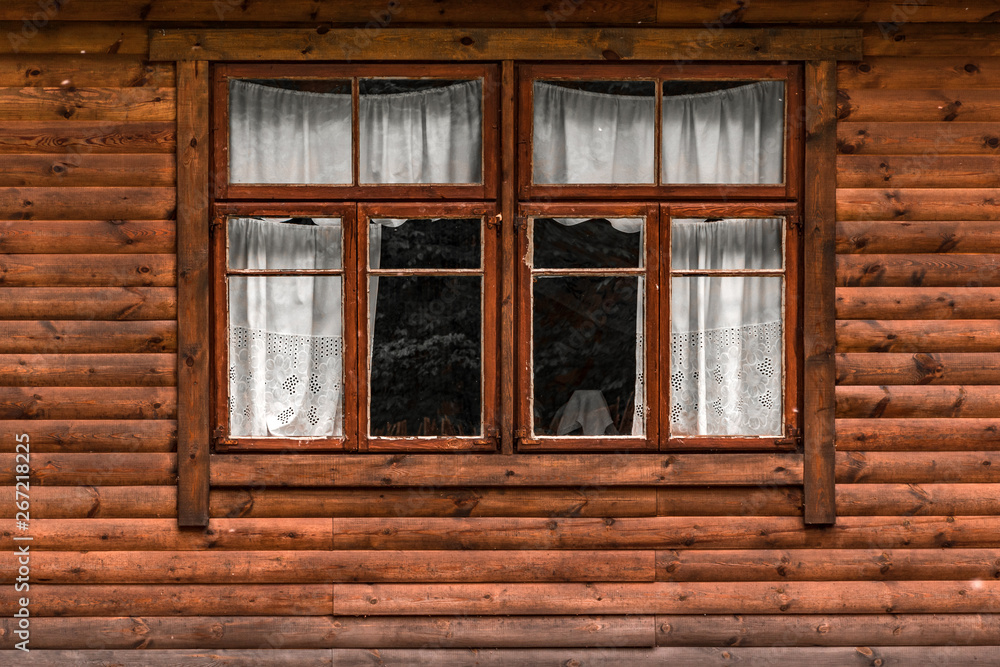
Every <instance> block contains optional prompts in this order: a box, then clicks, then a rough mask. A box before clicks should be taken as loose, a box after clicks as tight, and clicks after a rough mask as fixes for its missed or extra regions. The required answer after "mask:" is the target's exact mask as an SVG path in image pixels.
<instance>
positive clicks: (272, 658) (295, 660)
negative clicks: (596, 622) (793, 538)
mask: <svg viewBox="0 0 1000 667" xmlns="http://www.w3.org/2000/svg"><path fill="white" fill-rule="evenodd" d="M277 646H280V644H278V645H277ZM268 648H274V647H272V646H267V647H258V648H253V649H229V650H214V649H170V650H161V649H152V650H143V651H136V650H135V649H134V648H129V649H76V648H74V649H64V650H55V649H50V650H41V651H39V650H36V649H32V653H31V654H30V656H29V657H28V658H27V659H23V658H22V661H23V662H24V664H26V665H86V666H87V667H107V666H108V665H116V666H117V665H139V664H141V665H144V666H145V667H168V666H169V667H176V666H178V665H183V666H184V667H196V666H201V665H209V664H212V663H215V664H225V665H240V666H242V665H253V664H255V663H256V664H259V662H260V661H261V660H265V661H266V662H267V664H268V665H273V666H274V667H309V666H313V665H315V666H316V667H333V666H334V665H341V664H343V663H342V662H334V656H333V652H334V651H346V652H349V653H354V654H356V655H354V656H353V657H346V656H345V657H343V658H342V657H339V655H340V654H338V657H337V658H336V660H338V661H339V660H342V659H349V660H361V659H364V656H363V655H362V654H363V653H367V651H363V650H360V649H289V650H282V651H277V650H271V651H268ZM402 650H403V651H406V650H407V649H402ZM450 650H456V649H450ZM563 650H566V651H569V650H576V651H584V650H599V649H563ZM635 650H639V649H635ZM647 650H648V649H647ZM747 650H751V651H753V650H756V649H747ZM262 651H267V652H266V653H262ZM13 653H14V651H13V650H11V651H3V652H0V660H3V659H6V658H7V656H6V655H5V654H13ZM17 653H19V654H21V655H24V652H23V651H17ZM272 654H273V655H272ZM18 658H20V655H11V656H10V659H11V660H16V659H18Z"/></svg>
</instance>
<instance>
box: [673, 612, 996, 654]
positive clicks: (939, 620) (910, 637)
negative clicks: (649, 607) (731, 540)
mask: <svg viewBox="0 0 1000 667" xmlns="http://www.w3.org/2000/svg"><path fill="white" fill-rule="evenodd" d="M998 632H1000V618H998V617H996V616H993V615H991V614H920V615H913V614H893V615H888V614H877V615H870V616H847V615H844V616H841V615H824V616H794V615H789V614H783V615H774V614H762V615H728V616H696V615H680V614H677V615H662V616H657V617H656V644H657V646H944V645H948V646H981V645H991V644H995V643H996V640H995V639H994V637H995V636H996V634H997V633H998ZM807 661H808V662H809V663H810V664H814V663H813V661H812V659H811V658H810V659H807ZM844 664H850V660H849V659H846V656H845V663H844ZM884 664H891V663H884Z"/></svg>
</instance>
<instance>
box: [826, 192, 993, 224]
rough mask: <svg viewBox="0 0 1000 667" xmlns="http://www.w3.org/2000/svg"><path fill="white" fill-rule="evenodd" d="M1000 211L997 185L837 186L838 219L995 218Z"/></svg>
mask: <svg viewBox="0 0 1000 667" xmlns="http://www.w3.org/2000/svg"><path fill="white" fill-rule="evenodd" d="M998 213H1000V190H998V189H996V188H947V189H938V188H908V189H895V190H869V189H865V188H839V189H838V190H837V217H838V218H839V219H840V220H994V219H996V216H997V215H998Z"/></svg>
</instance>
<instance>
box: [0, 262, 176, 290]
mask: <svg viewBox="0 0 1000 667" xmlns="http://www.w3.org/2000/svg"><path fill="white" fill-rule="evenodd" d="M176 273H177V261H176V259H175V258H174V256H173V255H167V254H158V255H146V254H141V255H133V254H119V255H68V254H64V255H49V254H17V255H0V286H3V287H22V286H23V287H53V286H66V287H172V286H173V285H175V284H176V282H177V275H176Z"/></svg>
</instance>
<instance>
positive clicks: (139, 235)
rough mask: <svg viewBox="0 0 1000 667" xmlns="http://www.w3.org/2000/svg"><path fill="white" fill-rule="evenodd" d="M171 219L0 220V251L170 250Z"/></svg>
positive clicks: (173, 241) (173, 244)
mask: <svg viewBox="0 0 1000 667" xmlns="http://www.w3.org/2000/svg"><path fill="white" fill-rule="evenodd" d="M176 247H177V242H176V239H175V237H174V223H173V221H172V220H80V221H72V222H69V221H64V220H51V221H50V220H44V221H43V220H30V221H28V220H16V221H3V222H0V252H6V253H13V254H22V253H23V254H32V253H38V254H55V253H60V254H63V253H65V254H112V253H128V254H155V253H164V254H173V253H174V251H175V249H176Z"/></svg>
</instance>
